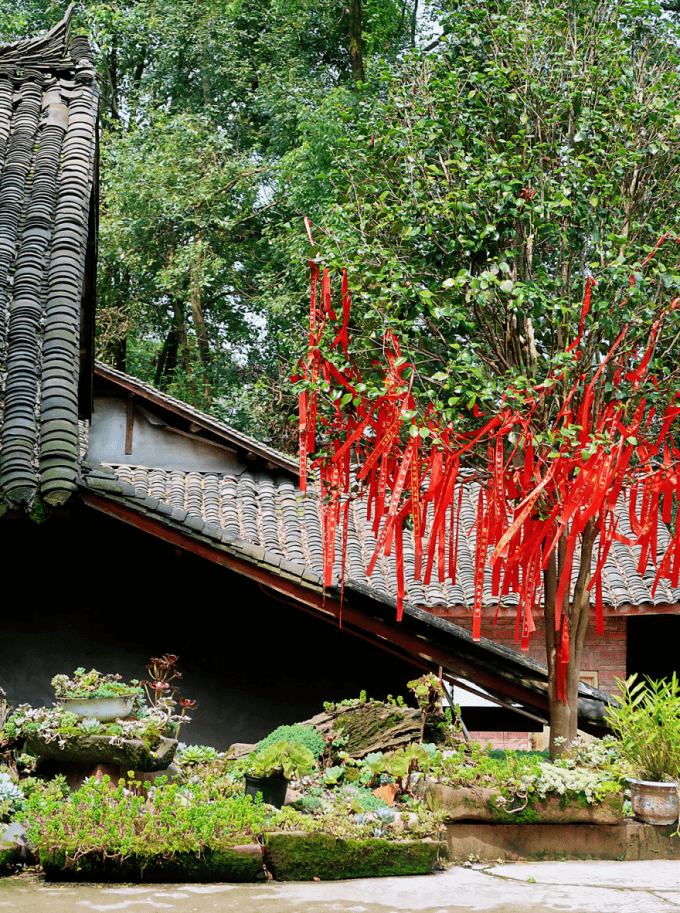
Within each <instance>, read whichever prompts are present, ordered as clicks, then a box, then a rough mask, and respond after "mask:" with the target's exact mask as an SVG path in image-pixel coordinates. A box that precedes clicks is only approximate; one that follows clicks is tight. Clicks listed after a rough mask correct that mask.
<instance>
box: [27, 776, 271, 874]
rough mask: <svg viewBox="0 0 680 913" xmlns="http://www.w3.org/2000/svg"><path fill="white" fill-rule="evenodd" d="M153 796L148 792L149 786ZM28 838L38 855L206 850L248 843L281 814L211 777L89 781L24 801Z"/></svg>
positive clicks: (36, 794) (37, 793) (73, 857)
mask: <svg viewBox="0 0 680 913" xmlns="http://www.w3.org/2000/svg"><path fill="white" fill-rule="evenodd" d="M145 788H146V791H147V795H144V791H145ZM25 816H26V820H27V832H28V838H29V841H30V843H31V845H32V846H33V847H35V849H36V850H37V851H38V852H47V853H48V854H52V853H54V852H56V851H64V852H65V853H66V854H67V857H68V859H70V860H76V859H78V858H79V857H81V856H83V855H86V854H88V853H93V854H101V855H104V856H117V857H119V858H121V859H123V858H125V857H126V856H130V855H132V854H135V855H149V856H151V855H172V854H175V853H179V852H187V851H191V852H196V853H200V852H201V851H203V850H204V849H207V848H209V847H210V848H217V847H222V848H223V847H226V846H234V845H236V844H238V843H239V842H249V841H250V839H251V835H252V834H258V833H261V832H262V831H263V830H265V828H266V826H267V824H268V823H269V822H270V821H271V820H273V818H274V817H275V816H274V815H273V814H272V811H271V809H270V808H268V807H267V806H264V805H263V804H262V803H261V802H257V801H253V800H252V799H251V797H249V796H248V797H245V796H226V797H225V796H224V795H222V793H221V791H220V788H219V785H218V784H216V783H215V782H214V781H213V780H211V779H210V778H207V779H205V780H203V779H201V778H196V779H193V780H192V781H191V782H188V783H184V784H179V783H168V782H167V781H166V778H165V777H159V778H158V780H157V785H156V786H153V787H152V786H151V784H150V783H146V784H143V785H142V784H139V783H136V782H134V781H130V782H126V781H125V780H120V782H119V783H118V785H117V786H114V785H112V783H111V781H110V779H109V778H108V777H104V778H103V779H102V780H101V781H100V782H98V781H96V780H94V779H92V778H91V779H89V780H86V781H85V783H84V784H83V786H81V788H80V789H79V790H77V791H76V792H74V793H72V794H68V795H65V796H64V795H60V794H58V793H55V792H54V791H52V790H50V789H49V788H47V789H41V788H38V789H36V790H35V791H34V792H33V793H32V795H31V796H29V798H28V800H27V802H26V806H25Z"/></svg>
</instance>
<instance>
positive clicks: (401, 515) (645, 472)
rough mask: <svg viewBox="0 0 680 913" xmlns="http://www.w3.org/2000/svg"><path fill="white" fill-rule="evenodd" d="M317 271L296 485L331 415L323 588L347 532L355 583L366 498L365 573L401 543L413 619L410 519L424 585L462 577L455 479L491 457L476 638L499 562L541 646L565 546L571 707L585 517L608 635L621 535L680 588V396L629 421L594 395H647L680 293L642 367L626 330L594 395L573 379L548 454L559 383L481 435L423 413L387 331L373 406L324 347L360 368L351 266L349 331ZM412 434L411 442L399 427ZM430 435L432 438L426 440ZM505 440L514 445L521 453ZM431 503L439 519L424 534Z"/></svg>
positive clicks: (483, 502) (524, 622)
mask: <svg viewBox="0 0 680 913" xmlns="http://www.w3.org/2000/svg"><path fill="white" fill-rule="evenodd" d="M308 230H309V229H308ZM666 239H667V236H664V238H662V239H661V241H660V242H659V244H658V245H657V247H656V248H655V250H654V251H653V252H652V254H651V255H650V257H649V258H648V260H649V259H651V257H652V256H653V254H654V253H655V252H656V250H657V249H658V247H659V245H660V244H661V243H663V241H665V240H666ZM310 240H311V235H310ZM676 240H680V239H676ZM310 266H311V306H310V319H309V349H308V354H307V358H306V361H305V363H303V364H301V376H302V377H304V378H305V379H306V380H307V382H308V383H307V385H306V389H305V390H304V391H303V392H302V393H301V394H300V488H301V491H303V492H304V491H306V489H307V459H308V455H310V454H313V453H314V452H315V448H316V437H315V435H316V429H317V425H318V423H319V422H322V423H323V425H324V426H325V430H326V434H327V436H328V438H329V439H330V442H331V443H330V451H331V452H330V453H327V454H326V455H324V456H323V457H320V458H318V459H316V460H315V461H314V462H313V463H312V467H313V468H316V469H318V472H319V477H320V486H321V504H322V525H323V552H324V585H325V586H328V585H330V583H331V582H332V570H333V563H334V560H335V548H336V532H337V529H338V527H339V526H340V524H342V537H341V541H342V574H341V576H342V579H343V583H344V569H345V563H346V548H347V532H348V520H349V507H350V503H351V499H352V498H353V497H356V496H359V497H362V498H365V499H366V501H367V520H368V521H371V520H372V528H373V532H374V534H375V537H376V546H375V550H374V552H373V556H372V558H371V560H370V563H369V566H368V570H367V573H368V574H369V576H370V574H371V573H372V571H373V569H374V568H375V565H376V562H377V561H378V559H379V557H380V555H381V554H385V555H389V554H390V553H391V550H392V548H394V549H395V557H396V567H397V620H401V617H402V613H403V601H404V559H403V535H404V522H405V520H406V518H407V517H411V518H412V526H413V540H414V548H415V579H416V580H420V579H421V578H422V579H423V582H424V584H425V585H428V584H429V582H430V579H431V576H432V574H433V573H434V571H435V565H436V573H437V574H438V577H439V580H440V581H441V582H444V581H445V580H446V579H447V577H448V579H450V580H451V581H452V582H453V581H455V576H456V561H457V555H458V537H459V533H460V513H461V503H462V497H463V487H464V486H463V485H462V484H459V483H461V482H463V481H465V482H469V481H470V480H471V478H472V476H471V475H470V473H469V472H468V471H466V470H465V469H461V465H462V463H464V461H465V460H466V458H469V456H470V452H471V451H472V450H473V448H475V450H476V452H479V450H480V448H481V449H482V452H483V453H484V452H485V453H486V458H485V463H486V466H485V469H484V470H481V471H480V470H478V471H477V472H476V474H475V476H474V477H475V478H477V479H479V480H480V481H481V485H480V489H479V502H478V510H477V520H476V524H475V536H476V547H475V566H474V580H475V595H474V606H473V623H472V633H473V638H474V639H475V640H479V638H480V636H481V612H482V596H483V585H484V573H485V568H486V566H487V564H489V565H490V566H491V568H492V593H493V597H494V599H497V600H498V605H499V606H500V603H501V601H502V599H503V597H504V596H506V595H507V594H509V593H515V594H517V595H518V597H519V603H518V607H517V618H516V640H517V641H518V642H519V643H520V644H521V647H522V649H525V650H526V649H528V644H529V637H530V635H531V633H532V632H533V631H534V630H535V624H534V614H535V611H536V608H537V606H538V605H539V604H540V602H541V587H542V572H543V571H544V570H545V568H546V567H547V564H548V561H549V560H550V559H551V558H552V557H553V555H554V554H555V551H556V549H557V547H558V543H559V542H560V540H561V539H562V540H563V541H564V549H565V554H566V558H565V560H564V562H563V569H562V573H561V574H560V576H559V580H558V584H557V598H556V602H555V606H556V611H555V630H556V644H557V647H556V649H557V697H558V699H561V700H565V701H566V690H565V679H566V668H567V664H568V661H569V620H568V614H567V612H566V611H565V610H564V606H565V604H566V603H568V596H569V587H570V584H571V581H572V568H573V562H574V555H575V553H576V551H577V544H578V542H579V539H580V537H581V536H582V534H583V531H584V529H585V527H586V525H587V524H588V522H589V521H590V520H591V519H593V521H594V522H595V524H596V529H597V531H598V538H599V542H598V553H597V564H596V568H595V571H594V572H593V574H592V576H591V578H590V581H589V584H588V590H589V591H590V590H592V588H593V587H594V588H595V604H596V624H597V631H598V633H602V632H603V597H602V570H603V567H604V565H605V562H606V560H607V556H608V554H609V550H610V548H611V546H612V543H613V542H614V541H619V542H623V543H625V544H627V545H634V544H636V545H639V546H640V547H641V551H640V558H639V562H638V572H639V573H640V574H643V573H644V572H645V570H646V568H647V566H648V564H649V562H650V560H651V562H652V563H653V565H654V566H655V567H656V578H655V581H654V586H653V591H652V592H654V591H655V590H656V587H657V585H658V582H659V580H660V579H661V578H662V577H665V578H668V579H669V580H670V582H671V585H672V586H673V587H677V586H678V581H679V579H680V515H679V516H678V518H677V520H676V523H675V529H674V531H673V532H672V534H671V537H670V541H669V544H668V547H667V548H666V551H665V553H664V555H663V556H662V558H661V560H659V559H658V554H657V535H658V526H659V515H660V513H661V516H662V518H663V521H664V522H665V523H670V521H671V506H672V503H673V498H674V496H675V497H677V498H678V500H679V501H680V450H679V449H678V448H677V447H676V446H675V443H674V441H673V438H672V436H671V429H672V428H674V427H675V424H674V423H675V421H676V419H677V417H678V415H680V406H678V405H676V401H677V400H678V397H680V392H678V393H676V395H675V396H674V397H673V398H672V400H671V401H670V403H669V405H668V406H667V407H666V409H665V411H664V413H663V414H661V415H659V414H657V413H656V411H655V409H654V407H652V408H651V409H649V410H648V409H647V403H646V401H645V399H644V398H641V399H640V401H639V403H638V405H637V408H636V409H635V410H634V413H633V415H632V416H628V412H629V409H628V408H627V402H626V401H623V400H620V399H611V400H610V401H608V402H602V401H601V400H600V399H598V398H596V397H595V396H594V389H595V387H596V385H597V383H598V381H599V380H600V378H601V376H602V373H603V372H604V371H605V369H607V368H608V369H609V371H610V373H611V376H612V378H613V381H612V383H613V385H614V387H615V388H616V387H620V385H621V384H622V383H623V382H624V381H625V382H627V383H628V384H630V387H631V391H632V392H634V391H637V390H638V388H639V385H640V383H641V381H642V380H643V378H644V377H645V376H646V375H647V371H648V365H649V361H650V358H651V355H652V352H653V349H654V345H655V343H656V340H657V337H658V334H659V331H660V327H661V323H662V320H663V317H664V316H665V315H666V314H668V313H669V312H670V311H672V310H675V309H676V308H677V307H678V306H679V305H680V298H676V299H675V300H673V301H672V302H671V303H670V305H669V306H668V308H667V309H666V310H665V312H664V314H663V315H662V316H661V317H660V318H659V319H658V320H657V321H656V322H655V323H654V325H653V326H652V328H651V332H650V337H649V340H648V347H647V349H646V351H645V353H644V355H643V357H642V358H641V359H640V360H639V363H638V364H637V365H636V366H635V367H634V368H632V369H631V370H626V366H628V367H630V365H631V363H632V362H633V361H634V358H635V354H636V353H635V352H634V351H631V350H630V349H628V350H626V349H625V347H624V341H625V339H626V336H627V334H628V332H629V327H625V328H624V329H623V330H622V332H621V334H620V335H619V338H618V339H617V340H616V342H615V343H614V344H613V346H612V347H611V349H610V351H609V353H608V354H607V356H606V358H605V359H603V361H602V362H601V364H600V365H599V366H598V368H597V370H596V371H595V372H594V374H593V376H592V378H591V379H590V381H589V382H588V383H587V384H586V385H585V390H583V384H584V383H585V376H584V375H580V376H579V375H578V372H577V379H576V381H575V383H574V384H573V386H572V387H571V389H570V391H569V393H568V395H567V396H566V397H565V399H564V403H563V405H562V408H561V409H560V411H559V414H558V415H557V417H556V419H555V421H554V422H553V424H552V426H551V430H552V432H553V434H554V435H555V440H556V443H555V444H554V445H553V446H552V449H550V448H546V446H545V444H542V443H541V442H540V441H537V440H536V436H535V433H534V431H533V430H532V418H533V417H534V416H535V414H536V413H537V411H538V410H539V407H540V406H541V404H542V401H544V400H545V399H546V398H547V397H550V396H551V395H554V388H555V386H556V385H557V383H558V382H559V381H561V380H562V379H563V378H562V376H560V377H553V378H551V379H549V380H548V381H547V382H546V383H544V384H541V385H538V386H537V387H536V388H534V389H533V390H532V391H531V393H530V395H528V396H526V397H525V400H524V405H523V407H522V408H521V409H519V408H517V406H514V407H513V406H511V405H509V404H508V403H507V402H506V399H505V397H504V399H503V401H502V402H501V403H500V404H499V408H498V411H497V412H496V414H494V415H492V416H490V417H488V418H487V420H486V421H485V422H484V423H483V425H482V427H480V428H477V429H476V430H475V431H473V432H470V433H462V434H461V433H454V431H453V430H452V428H451V427H450V426H448V427H447V426H446V425H445V424H444V423H443V422H442V420H441V419H440V418H439V417H438V416H437V414H436V413H435V410H434V408H433V407H432V406H431V405H430V407H429V409H427V410H426V412H425V415H424V416H422V417H420V418H419V417H417V416H414V413H415V402H414V398H413V395H412V392H411V383H412V379H413V373H414V372H413V370H412V365H410V364H409V363H408V361H407V360H406V359H404V358H402V355H401V350H400V347H399V343H398V340H397V339H396V338H395V336H394V335H393V334H391V333H388V334H387V336H386V337H385V361H386V364H385V365H384V366H383V372H384V391H383V392H382V394H381V395H379V396H378V398H377V399H374V400H370V399H369V398H368V397H367V396H366V395H364V394H363V393H360V392H359V391H358V390H357V385H358V384H360V383H361V378H360V376H359V373H358V371H357V369H356V367H355V366H354V365H352V364H350V363H349V362H347V366H346V367H345V368H343V370H339V369H338V367H337V366H336V365H335V364H334V363H333V362H332V361H331V360H330V358H328V357H326V356H325V355H324V354H323V353H322V348H321V345H322V341H324V342H325V339H326V334H327V333H328V331H329V329H330V331H331V332H332V333H333V334H334V335H333V337H332V340H331V341H330V344H329V345H328V350H327V351H328V352H329V353H330V352H332V351H333V350H334V349H335V348H336V347H338V346H341V347H342V349H343V351H344V355H345V358H346V359H348V336H347V333H348V323H349V315H350V295H349V291H348V283H347V273H346V272H345V271H343V275H342V291H341V299H342V323H341V324H340V321H339V319H338V317H337V315H336V313H335V311H334V309H333V306H332V302H331V289H330V276H329V271H328V270H327V269H326V270H324V271H323V274H322V276H321V292H320V294H319V288H318V285H319V268H318V267H317V266H316V264H314V263H313V262H310ZM593 285H594V283H593V282H592V280H590V279H588V280H587V283H586V291H585V296H584V300H583V305H582V311H581V318H580V324H579V332H578V335H577V337H576V339H575V340H574V341H573V342H572V343H571V345H570V346H569V350H568V351H570V352H573V353H574V357H575V360H576V362H578V359H579V358H580V357H581V356H580V353H579V351H578V346H579V344H580V343H581V340H582V337H583V334H584V329H585V322H586V318H587V316H588V312H589V309H590V305H591V296H592V289H593ZM610 362H611V363H612V364H611V365H610ZM298 379H299V378H298ZM321 382H325V383H326V384H328V385H329V386H330V388H331V390H332V391H336V397H335V399H334V400H333V409H332V416H331V417H330V418H326V417H325V416H319V411H318V397H319V385H320V383H321ZM580 391H583V392H582V393H581V392H580ZM346 394H350V396H349V397H346V399H347V401H350V400H351V403H352V405H351V409H350V410H348V411H344V408H343V405H342V400H343V397H344V396H345V395H346ZM577 394H578V395H577ZM575 403H577V405H574V404H575ZM473 412H474V414H475V416H476V417H477V418H482V419H483V418H486V416H484V415H483V414H482V412H481V411H480V410H479V407H478V406H476V405H475V407H474V410H473ZM405 414H406V415H405ZM408 416H411V417H410V418H409V417H408ZM575 426H578V429H579V430H578V433H577V438H576V437H575V436H574V433H573V429H574V427H575ZM405 428H406V429H407V430H408V432H409V433H408V437H407V436H406V434H404V433H403V431H404V429H405ZM424 428H426V429H427V434H426V435H423V436H421V430H422V429H424ZM568 429H572V431H571V432H570V433H571V437H569V436H568V435H567V434H565V432H566V431H567V430H568ZM510 435H512V437H510ZM509 440H513V441H515V442H516V443H514V445H512V446H511V447H510V448H508V441H509ZM520 445H521V446H520ZM352 454H353V455H354V458H353V460H352ZM457 483H458V484H457ZM357 489H359V490H358V492H357ZM626 498H627V500H628V515H629V519H630V526H631V530H632V532H633V538H630V537H626V536H624V535H623V534H622V533H621V532H620V531H619V530H618V523H619V511H620V505H619V510H617V504H619V500H620V499H626ZM430 504H431V505H432V510H431V516H432V523H431V527H430V529H429V531H428V533H427V534H426V520H427V508H428V505H430ZM447 542H448V550H447ZM489 550H491V555H490V556H489ZM447 551H448V561H447ZM565 597H566V598H565Z"/></svg>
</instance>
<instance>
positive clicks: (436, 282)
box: [309, 0, 680, 443]
mask: <svg viewBox="0 0 680 913" xmlns="http://www.w3.org/2000/svg"><path fill="white" fill-rule="evenodd" d="M451 26H452V27H451V32H450V34H449V35H448V38H447V40H446V42H445V43H444V46H443V48H442V50H441V53H439V54H437V55H432V56H424V55H422V54H414V55H412V56H410V57H408V58H405V59H404V60H403V61H402V62H401V63H400V64H399V65H398V66H396V67H395V66H393V65H384V66H381V67H377V68H376V71H375V73H374V80H375V83H374V85H375V91H374V92H373V93H371V94H368V95H366V96H365V97H363V98H362V99H361V101H360V104H359V108H360V110H359V112H358V113H354V112H352V113H350V112H348V113H347V114H346V115H345V129H344V131H343V133H342V136H341V138H340V139H339V140H338V141H337V144H336V146H335V160H334V165H333V169H332V187H333V192H332V199H328V200H326V201H325V205H324V207H323V210H322V211H320V212H318V218H317V221H316V223H315V226H314V227H315V241H316V243H317V244H318V245H319V246H320V250H321V254H322V255H323V256H324V257H325V258H326V260H327V262H328V263H330V265H337V266H338V267H339V266H347V268H348V272H349V283H350V288H351V289H352V292H353V308H354V318H353V321H354V323H355V325H356V326H357V327H360V328H361V332H360V333H357V334H356V336H357V341H356V346H355V352H354V357H355V359H356V360H357V362H358V363H359V365H360V367H361V368H362V372H363V373H362V377H363V381H364V383H365V384H366V386H367V390H366V392H367V393H368V395H369V396H371V395H372V394H373V393H374V392H375V391H377V390H378V389H381V390H382V386H383V378H382V374H381V373H380V372H378V373H376V374H373V373H372V371H371V363H372V361H373V360H374V359H376V358H378V357H379V354H380V350H381V346H382V334H383V332H384V330H385V329H387V328H390V329H392V330H393V331H395V332H396V333H397V334H398V336H399V337H400V339H401V340H402V342H403V343H404V344H405V346H406V347H407V349H408V351H409V353H410V355H411V357H412V358H413V359H414V360H415V363H416V372H415V377H414V387H413V389H414V391H415V392H416V394H417V395H418V396H419V398H420V402H421V404H427V403H429V402H430V401H431V402H432V403H433V404H434V406H435V407H436V409H437V410H438V412H440V413H443V415H444V416H445V418H446V419H447V420H451V421H452V422H453V423H454V425H458V426H463V427H464V428H465V430H466V431H469V430H470V427H471V425H474V421H475V419H474V417H473V415H472V414H471V411H472V409H473V407H474V406H475V405H481V407H482V410H484V409H485V408H487V409H489V410H493V409H494V408H495V406H496V405H497V403H498V402H499V400H500V398H501V396H503V395H506V396H512V390H513V389H514V390H516V391H519V392H521V391H524V390H526V389H527V388H530V387H531V386H533V384H534V383H535V382H536V380H539V381H541V380H543V378H544V377H546V376H547V375H548V374H549V373H550V372H551V371H553V370H554V371H555V372H556V373H559V372H560V371H561V370H563V369H565V368H568V367H569V366H570V365H571V363H572V361H573V353H569V352H568V351H567V350H568V347H569V345H570V344H571V342H572V341H573V340H574V338H575V336H576V333H577V331H578V321H579V316H580V310H581V301H582V298H583V294H584V283H585V280H586V277H588V276H591V277H593V278H595V279H596V280H597V283H598V285H597V290H596V294H595V296H594V302H593V309H592V310H591V315H590V317H591V322H590V323H589V326H588V334H587V338H586V340H584V343H583V349H584V351H583V357H582V362H581V364H586V365H589V366H598V365H599V364H600V361H601V358H602V353H603V352H606V351H607V350H608V348H609V346H610V345H611V344H612V342H613V341H614V339H615V338H616V337H617V336H618V333H619V331H620V329H621V328H622V326H623V325H625V324H626V323H627V322H629V321H631V322H632V324H633V330H632V332H634V333H639V338H640V339H642V338H643V337H644V335H645V333H646V332H647V331H648V328H649V325H650V323H651V322H652V320H653V318H654V315H655V313H656V312H657V309H658V308H659V307H660V306H661V304H662V303H663V302H668V301H670V300H671V299H672V298H673V296H674V295H676V294H677V293H678V288H679V287H680V269H679V268H678V254H677V245H676V246H669V247H668V249H665V250H664V251H662V252H661V255H660V260H659V261H658V263H657V264H656V265H654V266H649V267H643V266H642V261H643V260H644V258H645V257H646V255H647V254H648V252H649V251H650V250H651V248H652V246H653V245H654V244H655V243H656V241H657V240H658V238H659V237H660V236H661V234H662V233H663V231H664V230H666V229H667V228H671V229H673V227H674V226H676V225H677V212H678V204H679V202H680V118H679V117H678V114H677V111H676V105H675V101H674V99H675V98H676V97H677V96H678V92H679V90H680V76H679V75H678V74H679V72H680V70H679V67H678V63H679V53H678V43H677V38H676V29H675V27H674V26H673V24H672V23H670V22H669V21H667V20H661V19H659V18H657V17H656V16H655V14H654V11H653V10H652V9H648V8H645V9H644V10H643V9H642V8H641V7H639V5H637V4H636V3H634V2H628V0H619V2H616V3H613V4H609V3H608V4H605V3H602V2H598V0H587V2H585V3H581V4H580V5H578V7H576V8H575V7H574V6H573V4H571V3H568V2H566V0H559V2H557V3H553V4H549V5H546V4H540V3H533V2H531V3H529V4H528V5H527V4H526V3H520V2H519V0H504V2H502V3H500V4H495V5H488V4H486V5H484V4H478V3H474V2H463V3H460V4H457V6H456V9H455V18H452V20H451ZM314 165H315V163H314V162H310V163H309V167H310V169H313V168H314ZM631 274H635V275H636V276H637V277H639V279H640V286H639V288H638V289H636V291H635V293H634V294H633V295H632V296H630V281H629V280H630V276H631ZM643 276H644V277H646V278H644V279H643ZM676 332H677V320H676V319H675V318H673V319H671V320H670V321H669V324H668V326H667V327H666V329H665V330H664V333H665V336H664V340H663V341H660V345H659V346H658V349H657V352H656V354H655V356H654V357H655V359H656V361H655V367H656V368H659V367H661V366H662V364H663V359H665V363H666V365H667V368H668V372H667V373H670V371H671V370H672V369H673V368H674V367H675V364H676V362H677V352H676V347H677V342H676V341H675V333H676ZM580 370H582V368H581V369H580ZM566 389H568V387H565V390H566ZM558 392H559V394H560V395H557V396H555V398H554V402H552V403H551V408H554V409H555V410H559V408H561V404H562V401H563V400H562V398H561V395H562V393H563V391H558ZM650 394H651V395H652V396H655V395H658V396H661V397H663V396H664V395H665V391H663V392H660V393H659V394H655V393H654V391H653V390H651V391H650ZM616 395H617V394H616V389H615V386H614V385H613V384H612V379H611V378H604V379H603V383H602V390H601V392H599V393H598V396H602V397H604V398H605V399H607V398H614V397H616ZM558 443H559V442H558Z"/></svg>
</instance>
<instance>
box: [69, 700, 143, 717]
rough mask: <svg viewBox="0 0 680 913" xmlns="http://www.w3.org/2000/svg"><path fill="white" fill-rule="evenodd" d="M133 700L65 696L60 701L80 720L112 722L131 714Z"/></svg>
mask: <svg viewBox="0 0 680 913" xmlns="http://www.w3.org/2000/svg"><path fill="white" fill-rule="evenodd" d="M133 701H134V698H133V697H83V698H77V697H63V698H61V701H60V703H61V706H62V707H63V708H64V710H68V711H69V712H70V713H75V715H76V716H77V717H78V719H79V720H82V719H91V720H100V721H101V722H102V723H110V722H112V721H113V720H122V719H124V718H125V717H126V716H129V714H130V711H131V710H132V704H133Z"/></svg>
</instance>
